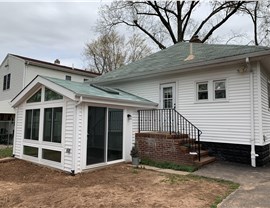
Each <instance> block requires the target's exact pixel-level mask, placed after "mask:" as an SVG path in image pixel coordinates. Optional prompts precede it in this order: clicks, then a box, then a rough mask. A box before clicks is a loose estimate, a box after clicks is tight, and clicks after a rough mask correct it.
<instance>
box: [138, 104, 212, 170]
mask: <svg viewBox="0 0 270 208" xmlns="http://www.w3.org/2000/svg"><path fill="white" fill-rule="evenodd" d="M138 128H139V129H138V133H137V134H136V135H135V142H136V145H137V147H138V149H139V153H140V157H141V159H149V160H153V161H156V162H171V163H175V164H179V165H195V166H203V165H206V164H208V163H211V162H213V161H215V157H210V156H209V155H208V151H207V150H203V149H202V148H201V143H200V136H201V134H202V131H201V130H200V129H198V128H197V127H196V126H195V125H194V124H192V123H191V122H190V121H188V120H187V119H186V118H185V117H184V116H183V115H181V114H180V113H179V112H177V111H176V110H175V109H152V110H139V111H138Z"/></svg>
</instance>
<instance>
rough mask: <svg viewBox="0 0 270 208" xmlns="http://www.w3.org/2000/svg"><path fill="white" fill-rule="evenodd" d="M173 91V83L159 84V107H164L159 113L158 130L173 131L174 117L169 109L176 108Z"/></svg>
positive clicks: (174, 88) (174, 89)
mask: <svg viewBox="0 0 270 208" xmlns="http://www.w3.org/2000/svg"><path fill="white" fill-rule="evenodd" d="M175 91H176V87H175V83H168V84H162V85H160V107H161V109H165V110H162V111H160V113H159V120H160V126H159V128H160V131H163V132H170V133H171V132H172V131H175V130H174V127H175V122H174V121H175V118H174V116H173V111H172V110H170V109H174V108H176V98H175V96H176V92H175Z"/></svg>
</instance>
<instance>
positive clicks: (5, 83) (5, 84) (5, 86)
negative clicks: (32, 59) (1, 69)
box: [3, 73, 11, 91]
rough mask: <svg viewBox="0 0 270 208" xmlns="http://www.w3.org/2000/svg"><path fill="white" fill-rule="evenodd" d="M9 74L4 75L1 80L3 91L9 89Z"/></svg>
mask: <svg viewBox="0 0 270 208" xmlns="http://www.w3.org/2000/svg"><path fill="white" fill-rule="evenodd" d="M10 83H11V73H9V74H6V75H5V76H4V78H3V91H6V90H9V89H10Z"/></svg>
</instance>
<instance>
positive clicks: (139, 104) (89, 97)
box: [76, 94, 158, 108]
mask: <svg viewBox="0 0 270 208" xmlns="http://www.w3.org/2000/svg"><path fill="white" fill-rule="evenodd" d="M76 96H77V97H78V98H79V97H83V98H84V101H85V102H95V103H96V102H97V101H102V103H104V104H105V103H107V104H116V105H121V106H123V105H125V106H128V107H146V108H149V107H150V108H156V107H157V106H158V104H157V103H154V102H152V103H151V102H144V101H131V100H125V99H117V98H107V97H100V96H94V95H84V94H76Z"/></svg>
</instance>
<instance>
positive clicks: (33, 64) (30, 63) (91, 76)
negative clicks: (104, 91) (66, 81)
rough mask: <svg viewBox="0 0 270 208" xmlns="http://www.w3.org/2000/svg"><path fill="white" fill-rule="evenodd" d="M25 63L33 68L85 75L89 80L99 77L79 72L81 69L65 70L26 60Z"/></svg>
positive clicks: (60, 67)
mask: <svg viewBox="0 0 270 208" xmlns="http://www.w3.org/2000/svg"><path fill="white" fill-rule="evenodd" d="M25 63H26V64H28V65H32V66H40V67H46V68H49V69H54V70H58V71H62V72H67V73H72V74H79V75H83V76H86V77H89V78H95V77H97V76H98V75H96V74H92V73H89V72H86V71H83V70H79V69H73V70H72V69H67V68H64V67H62V66H56V65H48V64H45V63H38V62H34V61H28V60H25Z"/></svg>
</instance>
